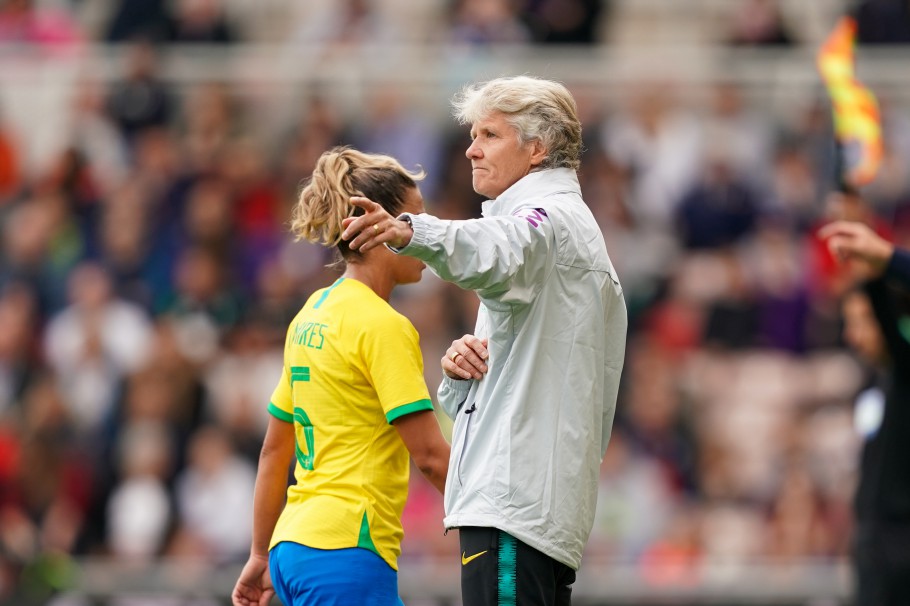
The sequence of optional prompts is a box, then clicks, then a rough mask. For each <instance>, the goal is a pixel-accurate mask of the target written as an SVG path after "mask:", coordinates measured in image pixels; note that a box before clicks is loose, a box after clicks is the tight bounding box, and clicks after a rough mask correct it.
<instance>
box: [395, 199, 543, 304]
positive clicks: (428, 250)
mask: <svg viewBox="0 0 910 606" xmlns="http://www.w3.org/2000/svg"><path fill="white" fill-rule="evenodd" d="M410 217H411V224H412V226H413V229H414V235H413V237H412V238H411V242H410V243H409V244H408V245H407V246H405V247H404V248H401V249H399V251H398V252H400V253H401V254H405V255H408V256H411V257H416V258H418V259H420V260H421V261H423V262H424V263H426V264H427V265H428V266H429V267H430V268H431V269H432V270H433V271H434V273H436V274H437V275H438V276H439V277H440V278H442V279H443V280H446V281H447V282H452V283H453V284H456V285H457V286H460V287H461V288H465V289H468V290H474V291H477V293H478V294H479V295H480V296H481V297H483V298H485V299H491V300H495V301H501V302H503V303H525V304H527V303H530V302H531V301H533V300H534V298H535V297H536V296H537V294H538V292H539V291H540V286H541V284H542V283H543V281H544V279H545V278H546V275H547V272H548V269H549V268H551V267H552V266H553V264H552V263H551V262H550V258H551V256H552V255H553V254H554V251H555V235H554V228H553V223H552V220H551V219H550V218H549V217H548V216H547V215H546V212H545V211H543V210H542V209H532V208H528V209H522V210H521V211H518V213H517V214H514V215H511V216H503V217H486V218H483V219H470V220H467V221H446V220H443V219H438V218H436V217H433V216H432V215H423V214H422V215H411V216H410Z"/></svg>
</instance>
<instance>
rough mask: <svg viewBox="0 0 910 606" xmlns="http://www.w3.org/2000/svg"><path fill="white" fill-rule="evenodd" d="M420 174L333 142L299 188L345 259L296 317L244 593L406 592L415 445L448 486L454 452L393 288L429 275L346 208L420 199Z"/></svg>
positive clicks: (275, 406)
mask: <svg viewBox="0 0 910 606" xmlns="http://www.w3.org/2000/svg"><path fill="white" fill-rule="evenodd" d="M421 177H422V174H419V173H418V174H414V173H409V172H408V171H406V170H405V169H404V168H403V167H402V166H401V165H400V164H399V163H398V162H397V161H396V160H394V159H393V158H390V157H388V156H380V155H371V154H364V153H361V152H359V151H356V150H354V149H350V148H336V149H333V150H331V151H329V152H326V153H325V154H323V155H322V157H321V158H320V159H319V161H318V163H317V165H316V169H315V170H314V172H313V175H312V178H311V179H310V181H309V183H308V184H307V186H306V187H305V188H304V189H303V190H302V191H301V193H300V198H299V200H298V202H297V206H296V208H295V210H294V215H293V221H292V230H293V232H294V233H295V235H297V236H298V237H300V238H305V239H306V240H309V241H311V242H320V243H322V244H324V245H326V246H334V247H337V249H338V252H339V253H340V255H341V258H342V260H343V261H344V264H345V271H344V273H343V275H342V276H341V277H340V278H339V279H338V280H337V281H336V282H335V283H334V284H332V285H331V286H329V287H327V288H324V289H322V290H319V291H317V292H315V293H313V295H312V296H311V297H310V298H309V300H308V301H307V302H306V304H305V305H304V306H303V308H302V309H301V310H300V312H299V313H298V314H297V316H296V318H294V321H293V322H292V323H291V326H290V328H289V329H288V333H287V339H286V341H285V349H284V372H283V373H282V376H281V379H280V381H279V382H278V386H277V387H276V388H275V391H274V393H273V395H272V400H271V402H270V403H269V412H270V413H271V417H270V420H269V426H268V430H267V432H266V436H265V440H264V443H263V446H262V452H261V454H260V459H259V472H258V476H257V478H256V494H255V504H254V514H253V515H254V521H253V541H252V549H251V552H250V558H249V560H248V561H247V563H246V565H245V566H244V568H243V571H242V572H241V574H240V578H239V579H238V581H237V584H236V586H235V587H234V592H233V594H232V599H233V603H234V605H235V606H249V605H252V604H255V605H257V606H264V605H265V604H268V603H269V600H270V599H271V597H272V596H273V595H274V594H276V593H277V595H278V597H279V598H280V599H281V601H282V602H283V603H284V604H285V606H300V605H303V604H327V605H328V604H339V605H341V604H358V605H361V604H363V605H376V606H386V605H399V604H401V600H400V599H399V597H398V576H397V569H398V564H397V558H398V555H399V553H400V551H401V548H400V543H401V538H402V535H403V531H402V527H401V513H402V510H403V509H404V504H405V499H406V498H407V487H408V468H409V464H408V455H409V454H410V456H411V457H412V458H413V459H414V462H415V463H416V465H417V467H418V468H419V469H420V470H421V472H423V474H424V475H425V476H426V477H427V478H428V479H429V480H430V482H432V483H433V485H434V486H436V488H438V489H439V490H440V492H441V491H442V490H443V488H444V486H445V478H446V472H447V470H448V461H449V445H448V443H447V442H446V441H445V439H444V438H443V436H442V433H441V431H440V429H439V424H438V422H437V420H436V417H435V415H434V413H433V406H432V403H431V401H430V397H429V393H428V391H427V387H426V384H425V383H424V379H423V363H422V358H421V354H420V349H419V346H418V336H417V331H416V330H415V329H414V327H413V326H412V325H411V323H410V322H409V321H408V320H407V319H406V318H405V317H404V316H402V315H401V314H399V313H398V312H396V311H395V310H394V309H392V307H391V306H390V305H389V302H388V300H389V295H390V294H391V292H392V289H393V288H394V287H395V286H396V285H398V284H407V283H411V282H417V281H419V280H420V277H421V272H422V271H423V269H424V265H423V263H422V262H420V261H418V260H416V259H413V258H411V257H406V256H403V255H396V254H394V253H393V252H391V251H390V250H388V249H386V248H385V247H380V248H375V249H373V250H370V251H367V252H365V253H359V252H358V251H354V250H351V249H350V248H348V246H347V243H346V242H345V241H344V240H342V239H341V232H342V230H343V226H342V222H343V220H344V219H345V218H347V217H350V216H353V215H356V214H361V213H362V211H361V210H360V209H358V208H357V207H355V206H353V205H352V204H351V203H350V198H351V197H352V196H368V197H369V198H370V199H371V200H374V201H376V202H378V203H380V204H382V206H383V207H384V208H385V209H386V210H387V211H388V212H389V214H390V215H392V216H397V215H398V214H400V213H402V212H412V213H420V212H423V200H422V198H421V196H420V191H419V190H418V188H417V184H416V180H417V179H420V178H421ZM383 228H384V226H383V225H382V224H377V225H373V226H372V228H371V229H374V230H376V231H379V230H382V229H383ZM292 461H294V465H295V471H294V476H295V478H296V483H295V484H293V485H292V486H290V487H289V488H288V487H287V471H288V465H289V464H290V463H291V462H292Z"/></svg>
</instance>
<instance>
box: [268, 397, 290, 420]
mask: <svg viewBox="0 0 910 606" xmlns="http://www.w3.org/2000/svg"><path fill="white" fill-rule="evenodd" d="M269 414H271V415H272V416H273V417H275V418H276V419H278V420H279V421H284V422H285V423H293V422H294V415H292V414H291V413H289V412H285V411H283V410H281V409H280V408H278V407H277V406H275V405H274V404H272V403H271V402H269Z"/></svg>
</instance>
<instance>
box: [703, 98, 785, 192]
mask: <svg viewBox="0 0 910 606" xmlns="http://www.w3.org/2000/svg"><path fill="white" fill-rule="evenodd" d="M708 94H709V99H708V103H707V108H706V112H705V115H704V116H703V118H702V120H703V124H702V125H701V131H702V137H703V138H704V143H703V144H702V147H703V148H704V149H706V150H707V154H708V155H709V159H710V155H711V154H712V153H714V154H722V155H723V157H724V158H725V160H726V161H727V162H729V164H730V166H731V167H732V169H733V171H734V172H735V173H736V174H737V175H740V176H741V177H743V178H744V179H745V180H746V181H748V182H749V183H750V184H751V185H752V186H753V187H759V186H762V185H764V184H765V183H766V182H767V179H768V172H769V161H768V159H769V158H770V157H771V147H772V134H773V125H772V122H771V120H770V119H769V116H768V115H767V114H764V113H761V112H756V111H754V110H753V109H752V108H751V107H749V105H748V104H747V103H746V100H745V99H744V95H743V90H742V88H741V87H740V86H739V85H737V84H735V83H733V82H719V83H718V84H716V85H714V86H712V87H711V90H710V92H709V93H708Z"/></svg>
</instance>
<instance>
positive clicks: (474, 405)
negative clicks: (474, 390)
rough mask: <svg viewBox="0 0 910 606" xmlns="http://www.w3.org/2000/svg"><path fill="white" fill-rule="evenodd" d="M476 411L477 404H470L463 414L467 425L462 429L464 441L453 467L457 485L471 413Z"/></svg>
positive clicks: (469, 428)
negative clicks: (466, 416)
mask: <svg viewBox="0 0 910 606" xmlns="http://www.w3.org/2000/svg"><path fill="white" fill-rule="evenodd" d="M476 410H477V403H476V402H475V403H472V404H471V407H470V408H468V409H466V410H465V411H464V413H465V414H466V415H468V420H467V425H465V428H464V439H463V440H462V441H461V451H460V452H459V453H458V465H456V467H455V475H456V476H457V477H458V483H459V484H462V483H463V482H462V480H461V461H462V460H464V449H465V447H467V445H468V432H469V431H470V430H471V413H473V412H474V411H476Z"/></svg>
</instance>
